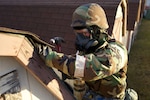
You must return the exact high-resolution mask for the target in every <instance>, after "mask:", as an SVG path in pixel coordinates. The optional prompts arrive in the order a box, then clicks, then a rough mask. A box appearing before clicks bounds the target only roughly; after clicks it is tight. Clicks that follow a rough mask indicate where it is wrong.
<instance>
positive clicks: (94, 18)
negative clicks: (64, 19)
mask: <svg viewBox="0 0 150 100" xmlns="http://www.w3.org/2000/svg"><path fill="white" fill-rule="evenodd" d="M91 25H98V26H99V27H100V28H102V29H107V28H108V27H109V25H108V22H107V19H106V15H105V12H104V10H103V8H102V7H101V6H100V5H98V4H96V3H89V4H85V5H82V6H80V7H78V8H77V9H76V10H75V11H74V13H73V18H72V24H71V27H80V26H81V27H83V26H91Z"/></svg>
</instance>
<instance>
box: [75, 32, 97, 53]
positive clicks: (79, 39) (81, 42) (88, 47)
mask: <svg viewBox="0 0 150 100" xmlns="http://www.w3.org/2000/svg"><path fill="white" fill-rule="evenodd" d="M97 44H98V41H97V40H95V39H90V37H86V36H84V35H83V34H77V35H76V40H75V47H76V49H77V50H79V51H82V52H85V53H90V52H93V50H94V49H95V48H94V47H95V46H96V45H97Z"/></svg>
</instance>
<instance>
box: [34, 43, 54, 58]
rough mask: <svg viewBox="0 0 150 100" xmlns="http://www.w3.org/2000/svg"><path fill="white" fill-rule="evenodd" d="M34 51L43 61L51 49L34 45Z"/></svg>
mask: <svg viewBox="0 0 150 100" xmlns="http://www.w3.org/2000/svg"><path fill="white" fill-rule="evenodd" d="M35 51H36V52H37V53H38V54H39V55H40V57H41V58H43V59H44V58H45V57H46V56H47V55H48V54H49V53H50V52H52V49H51V48H50V47H49V46H46V45H42V44H36V47H35Z"/></svg>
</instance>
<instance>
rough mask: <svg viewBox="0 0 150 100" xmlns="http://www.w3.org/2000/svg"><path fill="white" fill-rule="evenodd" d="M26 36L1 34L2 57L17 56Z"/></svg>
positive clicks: (0, 47) (0, 49) (0, 53)
mask: <svg viewBox="0 0 150 100" xmlns="http://www.w3.org/2000/svg"><path fill="white" fill-rule="evenodd" d="M23 40H24V36H21V35H15V34H4V33H1V32H0V56H16V55H17V54H18V51H19V49H20V46H21V44H22V42H23Z"/></svg>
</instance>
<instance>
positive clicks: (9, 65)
mask: <svg viewBox="0 0 150 100" xmlns="http://www.w3.org/2000/svg"><path fill="white" fill-rule="evenodd" d="M12 70H17V72H18V78H19V82H20V87H21V91H20V93H21V99H18V100H57V99H56V97H54V96H53V95H52V94H51V93H50V92H49V91H48V90H47V89H46V88H44V87H43V85H41V84H40V83H39V82H38V81H37V80H36V79H35V78H34V77H33V76H32V75H31V74H30V73H29V72H28V71H27V70H26V69H24V68H23V67H22V65H20V64H19V63H18V62H17V61H16V60H15V59H14V58H13V57H2V56H1V57H0V76H1V75H3V74H6V73H8V72H11V71H12ZM9 100H10V99H9Z"/></svg>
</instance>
